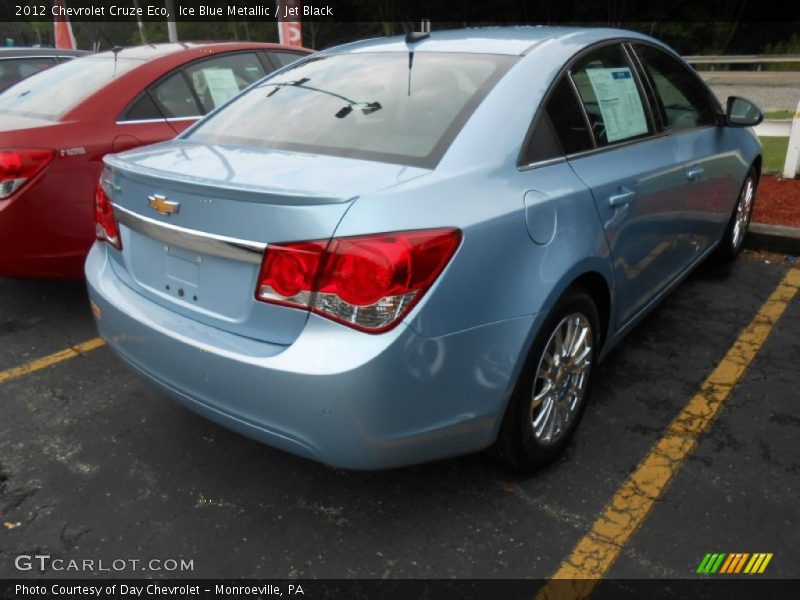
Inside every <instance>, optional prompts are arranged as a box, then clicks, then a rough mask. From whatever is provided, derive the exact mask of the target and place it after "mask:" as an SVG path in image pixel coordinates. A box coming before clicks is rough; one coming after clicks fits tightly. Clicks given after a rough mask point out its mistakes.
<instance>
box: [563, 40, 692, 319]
mask: <svg viewBox="0 0 800 600" xmlns="http://www.w3.org/2000/svg"><path fill="white" fill-rule="evenodd" d="M566 77H567V80H568V81H569V82H570V84H571V86H572V87H573V90H574V93H576V94H577V96H578V98H579V100H580V103H581V106H582V107H583V111H584V119H585V122H586V126H587V128H588V129H589V131H590V133H591V137H592V143H593V148H592V149H590V150H588V151H585V152H579V153H575V154H573V155H572V156H570V157H569V161H570V164H571V165H572V168H573V169H574V170H575V172H576V173H577V175H578V176H579V177H580V178H581V179H582V180H583V182H584V183H585V184H586V185H587V186H588V187H589V188H590V189H591V191H592V194H593V195H594V199H595V204H596V206H597V211H598V213H599V215H600V219H601V221H602V222H603V226H604V228H605V232H606V237H607V239H608V244H609V247H610V249H611V254H612V258H613V261H614V274H615V285H616V300H617V301H616V310H617V314H616V319H617V323H619V324H620V326H624V324H625V323H626V322H628V321H629V320H630V319H631V318H632V317H634V316H635V315H636V313H637V312H638V311H639V310H641V309H642V308H643V307H644V306H645V304H646V303H647V302H648V301H650V300H651V299H652V298H653V297H654V296H655V295H656V294H657V293H658V292H659V291H660V290H662V289H663V288H664V287H665V286H666V285H667V284H668V283H669V282H670V281H671V280H672V279H673V278H674V277H675V276H676V275H677V274H678V273H679V272H680V271H681V269H682V267H683V265H682V264H681V263H680V261H679V260H678V259H679V256H678V254H677V247H678V243H677V238H678V223H679V220H680V217H681V212H682V210H683V184H684V174H683V173H682V171H681V169H680V168H679V167H678V165H677V158H676V155H675V151H674V146H673V144H672V142H671V140H670V139H669V137H667V136H665V135H659V134H658V132H657V130H656V126H655V122H654V120H653V116H652V113H651V109H650V106H649V104H648V103H647V102H646V101H645V96H644V93H643V90H642V87H641V82H640V81H639V79H638V74H637V72H636V71H635V69H634V66H633V63H632V62H631V61H630V58H629V56H628V55H627V52H626V51H625V50H624V49H623V47H622V45H621V44H618V43H614V44H608V45H605V46H602V47H600V48H596V49H593V50H590V51H589V52H588V53H586V54H584V55H582V56H580V57H579V58H578V59H577V60H576V61H575V62H574V63H573V64H572V66H571V67H570V69H569V72H568V73H567V74H566Z"/></svg>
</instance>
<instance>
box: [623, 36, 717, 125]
mask: <svg viewBox="0 0 800 600" xmlns="http://www.w3.org/2000/svg"><path fill="white" fill-rule="evenodd" d="M635 49H636V54H637V56H638V57H639V59H640V60H641V61H642V66H643V67H644V70H645V72H646V73H647V76H648V77H649V78H650V80H651V81H652V82H653V86H654V87H655V89H656V93H657V95H658V98H659V100H660V102H661V106H662V109H663V112H664V116H665V117H666V123H667V126H668V127H669V129H670V130H672V131H679V130H681V129H692V128H693V127H700V126H703V125H713V124H714V122H715V119H714V109H713V108H712V106H711V99H710V97H709V93H708V90H707V89H706V88H705V86H704V85H703V84H702V83H700V82H699V81H698V79H697V77H696V76H695V75H694V74H693V73H691V72H690V71H689V69H688V68H687V67H685V66H684V65H682V64H681V63H680V62H679V61H678V60H676V59H675V58H673V57H671V56H669V55H668V54H667V53H666V52H663V51H662V50H659V49H657V48H653V47H652V46H646V45H643V44H637V45H636V46H635Z"/></svg>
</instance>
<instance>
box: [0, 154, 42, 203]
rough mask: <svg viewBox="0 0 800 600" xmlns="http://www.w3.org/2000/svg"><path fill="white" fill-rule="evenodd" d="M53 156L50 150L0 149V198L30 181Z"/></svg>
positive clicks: (6, 196) (7, 195)
mask: <svg viewBox="0 0 800 600" xmlns="http://www.w3.org/2000/svg"><path fill="white" fill-rule="evenodd" d="M53 156H54V153H53V151H52V150H32V149H23V150H0V200H2V199H3V198H8V197H9V196H10V195H11V194H13V193H14V192H16V191H17V190H18V189H19V188H21V187H22V186H23V185H25V183H26V182H28V181H30V180H31V179H32V178H33V177H34V176H35V175H36V174H37V173H38V172H39V171H41V170H42V169H44V168H45V167H46V166H47V165H48V163H49V162H50V161H51V160H53Z"/></svg>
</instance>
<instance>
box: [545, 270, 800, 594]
mask: <svg viewBox="0 0 800 600" xmlns="http://www.w3.org/2000/svg"><path fill="white" fill-rule="evenodd" d="M798 289H800V269H790V270H789V272H788V273H786V276H785V277H784V278H783V281H781V283H780V284H779V285H778V287H777V288H776V289H775V291H774V292H772V295H771V296H770V297H769V298H768V299H767V301H766V302H765V303H764V304H763V306H762V307H761V308H760V309H759V311H758V313H757V314H756V316H755V317H754V318H753V320H752V321H751V323H750V324H749V325H748V326H747V327H746V328H745V330H744V331H742V333H741V335H740V336H739V339H737V340H736V342H735V343H734V344H733V346H732V347H731V349H730V350H728V353H727V354H726V355H725V357H724V358H723V359H722V361H720V363H719V364H718V365H717V367H716V369H714V371H713V372H712V373H711V374H710V375H709V376H708V378H707V379H706V380H705V381H704V382H703V385H702V386H701V387H700V391H699V392H698V393H697V395H695V397H694V398H692V400H691V401H690V402H689V404H687V405H686V407H685V408H684V409H683V410H681V412H680V413H679V414H678V416H677V417H675V419H674V420H673V421H672V423H670V425H669V427H668V428H667V431H666V433H665V434H664V436H663V437H662V438H661V439H660V440H658V441H657V442H656V443H655V444H654V445H653V447H652V448H651V449H650V451H649V452H648V453H647V455H646V456H645V457H644V459H642V461H641V462H640V463H639V466H637V467H636V469H635V470H634V471H633V473H631V475H630V476H629V477H628V479H627V480H626V481H625V482H624V483H623V484H622V486H621V487H620V488H619V489H618V490H617V492H616V494H614V497H613V498H612V499H611V501H610V502H609V503H608V504H607V505H606V507H605V508H604V509H603V513H602V514H601V515H600V517H599V518H598V519H597V520H596V521H595V522H594V524H593V525H592V527H591V529H590V530H589V532H588V533H587V534H586V535H585V536H584V537H583V538H582V539H581V540H580V541H579V542H578V543H577V544H576V545H575V547H574V548H573V550H572V552H571V553H570V555H569V556H568V557H567V558H566V559H565V560H564V561H563V562H562V563H561V565H559V567H558V569H557V570H556V572H555V573H554V574H553V576H552V577H551V579H550V581H548V582H547V583H546V584H545V585H544V586H542V588H541V589H540V590H539V592H538V594H537V596H536V599H537V600H551V599H554V598H559V599H564V598H575V599H577V598H586V597H588V596H589V595H590V594H591V593H592V591H593V590H594V587H595V586H596V585H597V583H598V582H599V581H600V579H602V578H603V577H604V576H605V575H606V574H607V573H608V571H609V570H610V569H611V566H612V565H613V564H614V562H615V561H616V560H617V557H618V556H619V554H620V552H621V551H622V547H623V546H624V545H625V543H626V542H628V541H629V540H630V539H631V537H632V536H633V534H634V533H635V532H636V530H637V529H638V528H639V527H640V526H641V524H642V523H643V522H644V520H645V519H646V518H647V515H648V514H649V513H650V511H651V510H652V508H653V505H654V504H655V502H656V501H657V500H658V499H659V498H660V497H661V496H662V495H663V494H664V491H665V490H666V489H667V487H668V486H669V484H670V482H671V481H672V479H673V477H674V476H675V474H676V473H677V472H678V470H679V469H680V467H681V465H682V464H683V461H684V460H685V459H686V457H687V456H689V454H691V453H692V451H693V450H694V449H695V447H696V446H697V443H698V439H699V437H700V435H701V434H702V433H703V432H705V431H706V430H707V429H708V427H709V425H711V423H712V421H713V420H714V418H715V417H716V416H717V414H718V413H719V411H720V410H721V409H722V406H723V404H724V403H725V401H726V400H727V399H728V397H729V396H730V394H731V391H732V390H733V388H734V387H735V386H736V384H737V383H738V382H739V381H740V380H741V378H742V376H743V375H744V373H745V372H746V371H747V368H748V367H749V365H750V363H751V362H752V361H753V359H754V358H755V356H756V354H758V351H759V349H760V348H761V346H762V345H763V344H764V341H765V340H766V339H767V336H768V335H769V334H770V332H771V331H772V328H773V327H774V326H775V323H776V322H777V321H778V319H780V317H781V315H782V314H783V313H784V311H785V310H786V307H787V306H788V305H789V302H791V300H792V299H793V298H794V297H795V296H796V295H797V292H798ZM564 579H570V580H573V581H569V582H565V581H560V580H564Z"/></svg>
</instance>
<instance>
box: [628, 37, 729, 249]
mask: <svg viewBox="0 0 800 600" xmlns="http://www.w3.org/2000/svg"><path fill="white" fill-rule="evenodd" d="M633 51H634V52H635V54H636V56H637V57H638V60H639V62H640V64H641V66H642V71H643V73H644V76H645V77H646V78H647V81H648V83H649V85H650V86H651V88H652V90H653V93H654V97H655V103H656V110H657V111H658V112H660V116H661V120H662V122H663V127H664V129H665V131H667V132H668V133H669V135H670V138H671V139H672V141H673V144H674V146H675V152H676V155H677V158H678V161H679V163H680V165H681V168H682V169H683V173H684V186H685V191H684V195H685V197H686V202H685V206H684V211H683V214H682V215H681V226H680V229H681V230H680V246H681V248H680V252H681V254H682V255H683V256H684V257H685V258H686V259H688V260H691V259H692V258H695V257H698V256H699V255H701V254H702V253H703V252H704V251H705V250H707V249H708V248H709V247H710V246H711V245H712V244H713V243H714V242H716V241H717V240H718V239H719V237H720V235H721V233H722V230H723V228H724V226H725V225H726V224H727V222H728V219H729V218H730V212H731V199H732V198H735V197H736V191H737V190H736V189H733V188H732V180H731V177H730V174H731V173H733V172H735V171H736V161H737V158H736V155H735V154H734V153H733V152H729V151H726V150H725V146H724V134H725V132H724V129H723V128H720V127H717V124H716V116H715V112H717V111H718V110H720V109H719V105H718V104H717V102H716V100H715V99H714V98H713V96H712V95H711V92H710V91H709V90H708V88H707V87H706V86H705V84H704V83H703V82H702V81H701V80H700V78H699V77H698V75H697V74H696V73H695V72H694V71H692V70H691V68H690V67H688V66H687V65H685V64H683V63H682V62H681V61H679V60H678V59H677V58H675V57H673V56H670V55H669V54H668V53H667V52H665V51H664V50H662V49H660V48H656V47H655V46H651V45H649V44H634V45H633Z"/></svg>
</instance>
